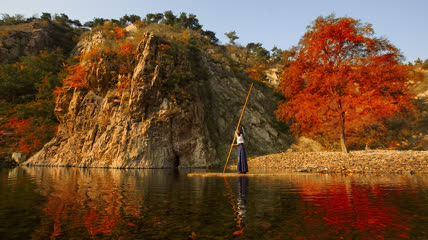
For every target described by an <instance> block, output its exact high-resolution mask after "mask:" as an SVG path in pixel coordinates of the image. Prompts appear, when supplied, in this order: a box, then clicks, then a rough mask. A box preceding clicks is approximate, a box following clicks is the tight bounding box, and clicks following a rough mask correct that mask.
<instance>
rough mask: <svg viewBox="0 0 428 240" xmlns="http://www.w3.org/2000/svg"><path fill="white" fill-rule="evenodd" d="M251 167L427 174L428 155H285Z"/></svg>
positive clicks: (388, 152) (250, 162)
mask: <svg viewBox="0 0 428 240" xmlns="http://www.w3.org/2000/svg"><path fill="white" fill-rule="evenodd" d="M248 166H249V168H250V171H254V170H257V169H266V170H292V171H298V172H318V173H345V174H349V173H398V174H427V173H428V151H394V150H370V151H352V152H350V153H349V154H346V153H341V152H285V153H279V154H272V155H266V156H262V157H256V158H250V159H248ZM231 168H235V169H236V164H235V165H232V166H231Z"/></svg>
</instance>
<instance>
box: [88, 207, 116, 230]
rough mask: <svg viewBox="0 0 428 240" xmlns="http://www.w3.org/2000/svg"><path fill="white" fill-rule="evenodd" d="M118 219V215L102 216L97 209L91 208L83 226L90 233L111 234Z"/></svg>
mask: <svg viewBox="0 0 428 240" xmlns="http://www.w3.org/2000/svg"><path fill="white" fill-rule="evenodd" d="M118 220H119V216H118V215H116V216H113V217H102V216H101V215H100V214H99V213H98V212H97V211H95V210H94V209H91V210H89V215H88V216H87V217H86V219H85V226H86V228H87V229H88V232H89V234H91V235H96V234H98V233H104V234H111V233H112V230H113V227H114V226H115V225H116V223H117V222H118Z"/></svg>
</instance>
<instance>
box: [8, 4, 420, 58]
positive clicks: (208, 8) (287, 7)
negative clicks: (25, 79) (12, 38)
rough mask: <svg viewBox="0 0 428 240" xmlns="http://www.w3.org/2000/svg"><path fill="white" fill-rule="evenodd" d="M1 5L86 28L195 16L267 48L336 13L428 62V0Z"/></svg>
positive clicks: (220, 34)
mask: <svg viewBox="0 0 428 240" xmlns="http://www.w3.org/2000/svg"><path fill="white" fill-rule="evenodd" d="M0 6H1V8H0V13H6V14H10V15H14V14H17V13H19V14H23V15H25V17H31V16H32V15H34V14H38V16H40V15H41V13H42V12H49V13H52V14H54V13H65V14H66V15H68V16H69V18H71V19H78V20H80V21H81V22H82V24H83V23H84V22H86V21H89V20H92V19H93V18H94V17H102V18H108V19H110V18H115V19H119V18H120V17H122V16H123V15H125V14H128V15H129V14H135V15H138V16H141V17H142V18H143V17H144V16H145V15H146V14H147V13H159V12H160V13H163V12H165V11H168V10H172V11H173V12H174V14H175V15H179V14H180V13H181V12H185V13H193V14H195V15H196V16H197V18H198V19H199V22H200V24H201V25H203V29H204V30H211V31H213V32H215V33H216V36H217V38H219V39H220V41H221V42H222V43H227V42H228V40H227V37H226V36H225V35H224V33H225V32H230V31H233V30H234V31H236V33H237V36H238V37H239V39H238V40H237V41H236V42H237V43H239V44H241V45H243V46H245V45H246V44H247V43H249V42H254V43H257V42H260V43H262V44H263V47H264V48H266V49H268V50H270V49H272V47H273V46H274V45H276V46H277V47H279V48H281V49H289V48H291V47H292V46H295V45H297V44H298V42H299V39H300V38H301V37H302V36H303V34H304V33H305V32H306V26H308V25H309V24H311V22H312V21H313V20H315V19H316V18H317V17H318V16H327V15H330V14H331V13H334V14H335V15H336V16H337V17H345V16H346V17H352V18H354V19H359V20H361V22H363V23H370V24H372V25H373V28H374V30H375V32H376V36H378V37H385V38H387V39H389V40H390V42H391V43H392V44H393V45H395V46H396V47H397V48H399V49H400V50H401V51H402V53H403V54H404V56H405V57H406V62H407V61H412V62H413V61H414V60H416V59H417V58H418V57H419V58H421V59H422V60H425V59H428V0H359V1H358V0H354V1H348V0H342V1H339V0H296V1H292V0H283V1H280V0H258V1H256V0H210V1H205V0H199V1H198V0H104V1H102V0H67V1H63V0H0Z"/></svg>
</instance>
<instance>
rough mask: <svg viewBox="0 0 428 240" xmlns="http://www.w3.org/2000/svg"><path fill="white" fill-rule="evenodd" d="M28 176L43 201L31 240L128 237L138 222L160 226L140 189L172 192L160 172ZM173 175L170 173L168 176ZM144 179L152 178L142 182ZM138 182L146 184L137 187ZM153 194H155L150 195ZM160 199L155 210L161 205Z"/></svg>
mask: <svg viewBox="0 0 428 240" xmlns="http://www.w3.org/2000/svg"><path fill="white" fill-rule="evenodd" d="M25 170H26V172H27V174H30V175H32V176H34V177H35V178H37V181H36V182H38V183H40V184H39V185H38V187H37V188H36V189H35V191H36V192H39V193H40V194H41V195H42V196H46V197H47V199H48V200H47V202H46V204H45V205H44V206H43V207H42V208H43V211H44V213H45V216H44V217H42V222H41V224H40V226H39V227H38V229H36V230H35V231H34V233H33V236H32V237H33V238H35V239H55V238H58V237H59V238H70V237H71V238H73V239H78V238H79V237H81V238H82V239H84V238H88V235H91V236H95V235H103V236H111V237H112V238H117V237H119V236H127V235H129V232H130V231H133V230H135V228H136V227H137V225H138V224H141V222H142V221H144V222H145V225H146V226H145V227H150V226H147V223H149V224H151V225H158V224H159V221H160V219H159V216H156V213H154V212H153V213H152V212H151V208H153V207H154V206H153V204H148V203H146V204H145V203H144V201H147V200H150V196H148V194H147V191H148V188H146V187H145V186H147V187H148V186H151V190H155V189H156V186H159V185H162V186H168V185H170V186H173V183H165V181H173V180H174V179H173V178H171V177H168V178H165V177H164V176H165V172H162V173H159V175H158V176H156V171H137V170H128V171H127V170H109V169H90V170H88V169H74V168H50V169H47V168H26V169H25ZM171 171H173V170H171ZM147 174H149V175H151V176H149V177H147V176H146V175H147ZM142 181H149V182H147V183H144V184H142V183H141V182H142ZM152 194H156V192H155V191H152ZM161 199H163V198H162V197H160V199H159V200H158V201H154V202H157V203H158V204H161V205H162V204H166V202H165V201H164V200H161Z"/></svg>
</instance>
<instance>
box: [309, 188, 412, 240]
mask: <svg viewBox="0 0 428 240" xmlns="http://www.w3.org/2000/svg"><path fill="white" fill-rule="evenodd" d="M303 189H304V190H303V191H302V195H301V197H302V198H303V201H302V204H303V206H302V207H303V209H304V217H305V223H306V225H307V226H309V227H311V228H313V229H320V231H321V232H319V234H318V235H316V236H315V235H312V236H311V237H313V238H320V237H321V238H328V237H333V236H335V237H344V238H345V239H348V238H351V239H354V238H358V239H384V238H388V239H407V238H408V232H409V229H410V228H409V225H408V223H407V222H409V221H408V220H409V219H410V217H409V216H405V215H403V214H402V213H400V212H399V211H398V209H397V208H395V207H393V206H390V205H388V204H387V202H386V201H385V197H384V191H383V190H382V189H381V188H380V187H379V186H376V185H375V186H369V185H364V186H362V185H356V184H347V183H343V184H336V185H330V186H328V187H326V188H324V187H323V188H318V187H317V186H316V185H314V184H308V185H307V186H306V185H303Z"/></svg>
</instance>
